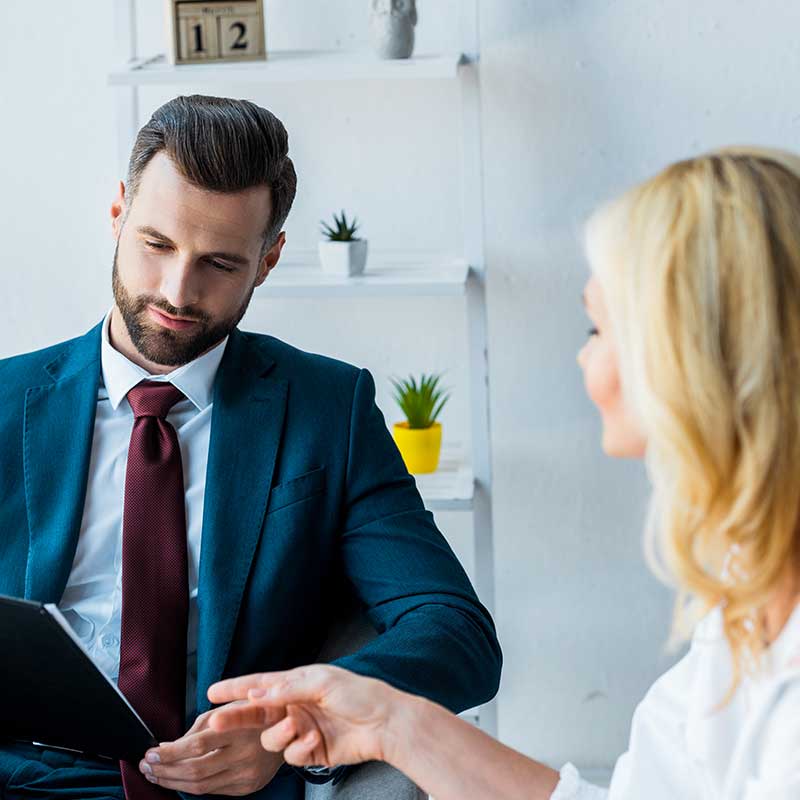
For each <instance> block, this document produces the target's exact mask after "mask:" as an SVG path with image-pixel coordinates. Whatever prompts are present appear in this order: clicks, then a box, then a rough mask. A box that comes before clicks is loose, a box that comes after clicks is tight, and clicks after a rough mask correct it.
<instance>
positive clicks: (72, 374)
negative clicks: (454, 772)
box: [0, 326, 501, 800]
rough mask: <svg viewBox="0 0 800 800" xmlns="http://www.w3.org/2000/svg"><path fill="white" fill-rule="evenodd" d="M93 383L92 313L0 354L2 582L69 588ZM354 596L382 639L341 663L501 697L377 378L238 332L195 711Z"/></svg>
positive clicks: (214, 476)
mask: <svg viewBox="0 0 800 800" xmlns="http://www.w3.org/2000/svg"><path fill="white" fill-rule="evenodd" d="M101 381H102V374H101V369H100V326H97V327H95V328H94V329H93V330H91V331H90V332H89V333H87V334H86V335H85V336H82V337H80V338H77V339H74V340H71V341H69V342H65V343H62V344H58V345H55V346H54V347H50V348H47V349H45V350H41V351H38V352H35V353H30V354H26V355H22V356H17V357H14V358H10V359H6V360H3V361H0V593H2V594H8V595H15V596H19V597H26V598H30V599H34V600H39V601H42V602H53V603H57V602H59V600H60V599H61V596H62V593H63V591H64V588H65V585H66V582H67V579H68V577H69V574H70V569H71V566H72V561H73V558H74V555H75V549H76V545H77V540H78V535H79V531H80V525H81V519H82V514H83V506H84V499H85V494H86V486H87V477H88V471H89V456H90V453H91V445H92V436H93V426H94V417H95V409H96V404H97V391H98V388H99V385H100V382H101ZM353 597H355V598H356V600H357V601H358V602H359V603H360V604H361V605H362V606H363V608H364V610H365V611H366V614H367V615H368V617H369V619H370V620H371V622H372V624H373V625H374V626H375V628H376V629H377V631H378V633H379V635H378V636H377V638H376V639H375V640H374V641H372V642H370V643H369V644H367V645H366V646H365V647H363V648H362V649H361V650H359V651H358V652H356V653H355V654H353V655H350V656H347V657H345V658H342V659H339V660H338V662H337V663H338V664H339V665H341V666H343V667H346V668H348V669H350V670H353V671H355V672H359V673H362V674H364V675H370V676H373V677H376V678H381V679H383V680H385V681H388V682H389V683H391V684H393V685H394V686H397V687H399V688H401V689H404V690H407V691H410V692H414V693H417V694H421V695H424V696H426V697H428V698H431V699H433V700H435V701H437V702H439V703H441V704H443V705H445V706H447V707H448V708H450V709H452V710H453V711H459V710H463V709H465V708H468V707H471V706H475V705H478V704H480V703H483V702H485V701H488V700H489V699H490V698H491V697H492V696H494V694H495V692H496V690H497V687H498V683H499V678H500V667H501V652H500V647H499V645H498V642H497V639H496V636H495V630H494V626H493V623H492V620H491V618H490V616H489V614H488V613H487V611H486V610H485V609H484V608H483V606H482V605H481V604H480V603H479V601H478V599H477V597H476V596H475V592H474V591H473V589H472V586H471V585H470V582H469V580H468V578H467V576H466V575H465V573H464V571H463V569H462V568H461V566H460V565H459V563H458V561H457V560H456V558H455V556H454V555H453V552H452V551H451V549H450V547H449V546H448V544H447V543H446V541H445V539H444V538H443V537H442V535H441V534H440V532H439V531H438V530H437V528H436V525H435V523H434V520H433V517H432V515H431V514H430V513H429V512H428V511H426V510H425V509H424V507H423V504H422V501H421V499H420V496H419V494H418V492H417V489H416V486H415V483H414V479H413V478H412V477H411V476H409V474H408V472H407V470H406V468H405V466H404V464H403V461H402V459H401V457H400V455H399V453H398V451H397V449H396V447H395V445H394V442H393V441H392V438H391V436H390V435H389V433H388V431H387V429H386V425H385V422H384V419H383V416H382V414H381V412H380V411H379V409H378V407H377V406H376V405H375V386H374V383H373V380H372V377H371V376H370V374H369V373H368V372H367V371H366V370H359V369H357V368H355V367H352V366H349V365H347V364H344V363H341V362H338V361H334V360H332V359H328V358H324V357H321V356H317V355H311V354H308V353H304V352H302V351H300V350H297V349H295V348H293V347H290V346H289V345H287V344H285V343H283V342H281V341H279V340H277V339H275V338H273V337H270V336H263V335H258V334H253V333H245V332H241V331H238V330H236V331H234V332H233V333H232V334H231V336H230V339H229V342H228V345H227V348H226V351H225V354H224V357H223V359H222V363H221V365H220V369H219V373H218V376H217V380H216V384H215V389H214V407H213V415H212V422H211V439H210V446H209V455H208V471H207V477H206V488H205V510H204V516H203V529H202V548H201V557H200V567H199V590H198V607H199V630H198V667H197V670H198V675H197V711H198V713H201V712H203V711H204V710H207V709H208V708H209V707H210V704H209V702H208V699H207V698H206V690H207V689H208V687H209V686H210V685H211V684H212V683H214V682H215V681H217V680H219V679H220V678H224V677H230V676H234V675H242V674H245V673H250V672H260V671H267V670H282V669H287V668H290V667H294V666H297V665H300V664H305V663H309V662H313V661H314V660H315V659H316V657H317V655H318V653H319V650H320V647H321V645H322V644H323V642H324V640H325V638H326V634H327V632H328V630H329V628H330V625H331V622H332V620H333V619H334V618H336V617H337V615H339V614H340V613H342V609H344V608H345V607H346V606H347V604H348V603H350V602H351V601H352V599H353ZM292 796H296V793H292V794H287V793H286V792H285V791H281V792H279V791H278V787H277V786H276V787H274V791H271V789H270V787H269V786H268V787H267V788H266V789H264V790H263V791H262V792H259V793H257V794H256V795H254V797H259V798H264V800H266V799H267V798H278V797H280V798H288V797H292Z"/></svg>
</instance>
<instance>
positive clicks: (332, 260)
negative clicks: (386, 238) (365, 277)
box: [319, 239, 367, 278]
mask: <svg viewBox="0 0 800 800" xmlns="http://www.w3.org/2000/svg"><path fill="white" fill-rule="evenodd" d="M319 261H320V264H321V265H322V271H323V272H327V273H329V274H331V275H338V276H340V277H344V278H349V277H352V276H354V275H361V274H363V272H364V267H365V266H366V264H367V240H366V239H354V240H353V241H351V242H332V241H329V240H328V239H323V240H322V241H321V242H320V243H319Z"/></svg>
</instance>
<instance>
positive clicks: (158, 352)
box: [111, 243, 256, 367]
mask: <svg viewBox="0 0 800 800" xmlns="http://www.w3.org/2000/svg"><path fill="white" fill-rule="evenodd" d="M118 252H119V243H118V244H117V247H116V249H115V250H114V267H113V269H112V272H111V286H112V289H113V292H114V300H115V302H116V304H117V308H118V309H119V310H120V313H121V314H122V319H123V320H124V321H125V327H126V328H127V329H128V335H129V336H130V337H131V341H132V342H133V346H134V347H135V348H136V349H137V350H138V351H139V353H141V355H142V356H144V358H146V359H147V360H148V361H151V362H152V363H154V364H161V365H163V366H167V367H180V366H182V365H183V364H188V363H189V362H190V361H194V359H196V358H197V357H198V356H201V355H202V354H203V353H205V352H207V351H208V350H210V349H211V348H212V347H213V346H214V345H216V344H218V343H219V342H221V341H222V340H223V339H224V338H225V337H226V336H227V335H228V334H229V333H230V332H231V331H232V330H233V329H234V328H235V327H236V326H237V325H238V324H239V322H240V321H241V319H242V317H243V316H244V314H245V311H247V307H248V305H250V298H251V297H252V296H253V291H254V290H255V288H256V287H255V283H253V286H251V287H250V291H249V292H248V294H247V297H246V298H245V300H244V302H243V303H242V305H241V306H240V307H239V309H238V310H237V311H236V313H235V314H233V315H232V316H230V317H227V318H226V319H224V320H221V321H218V322H214V321H213V320H212V319H211V317H210V316H209V315H208V314H206V313H205V312H204V311H200V310H198V309H194V308H192V307H191V306H187V307H185V308H175V306H173V305H170V304H169V303H168V302H167V301H166V300H164V299H163V298H158V297H153V296H148V295H139V296H138V297H132V296H131V295H130V293H129V292H128V290H127V289H126V288H125V286H124V285H123V284H122V280H121V278H120V276H119V269H118V266H117V255H118ZM148 306H153V307H154V308H157V309H159V310H161V311H165V312H166V313H167V314H170V315H172V316H173V317H184V318H188V319H192V320H196V322H195V324H194V325H193V326H192V328H191V332H185V331H176V330H170V329H169V328H164V327H161V326H160V325H158V324H157V323H155V322H153V321H152V319H151V318H150V315H149V313H148V311H147V307H148Z"/></svg>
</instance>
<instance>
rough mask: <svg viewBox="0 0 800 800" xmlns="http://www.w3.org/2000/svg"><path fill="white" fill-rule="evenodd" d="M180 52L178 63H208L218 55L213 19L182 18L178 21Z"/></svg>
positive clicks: (217, 40)
mask: <svg viewBox="0 0 800 800" xmlns="http://www.w3.org/2000/svg"><path fill="white" fill-rule="evenodd" d="M178 30H179V31H180V36H179V38H178V44H179V47H180V51H179V54H178V63H184V64H185V63H189V62H192V61H208V60H211V59H216V58H217V57H218V55H219V38H218V35H217V25H216V21H215V20H214V19H209V18H208V17H189V16H184V17H180V18H179V19H178Z"/></svg>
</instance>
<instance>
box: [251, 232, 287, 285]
mask: <svg viewBox="0 0 800 800" xmlns="http://www.w3.org/2000/svg"><path fill="white" fill-rule="evenodd" d="M285 244H286V234H285V233H284V232H283V231H281V232H280V234H279V235H278V241H277V242H275V244H274V245H272V247H270V249H269V250H267V252H266V253H265V254H264V258H262V259H261V263H260V264H259V265H258V274H257V275H256V286H261V284H262V283H264V281H265V280H266V279H267V275H269V274H270V272H272V270H273V269H274V268H275V265H276V264H277V263H278V261H279V260H280V257H281V250H283V246H284V245H285Z"/></svg>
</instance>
